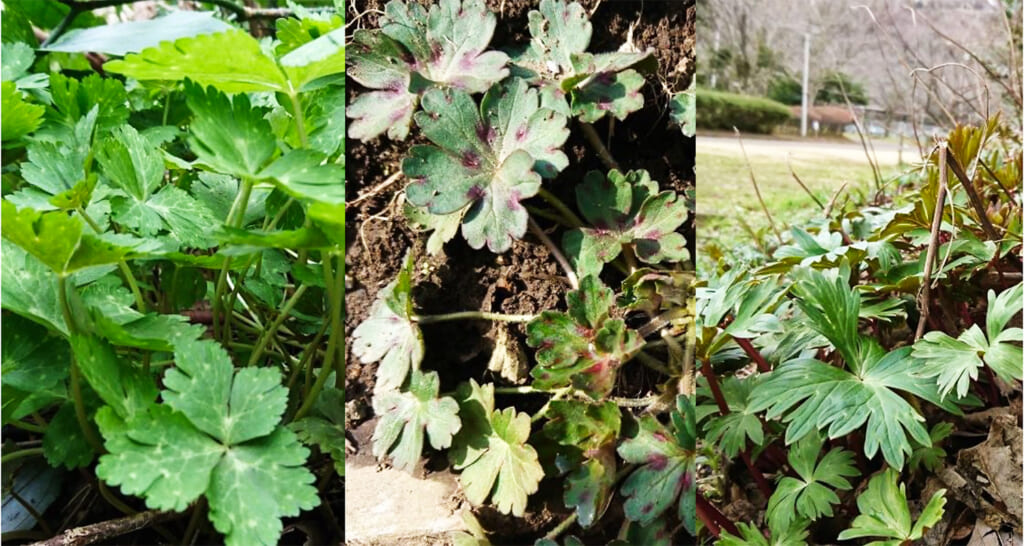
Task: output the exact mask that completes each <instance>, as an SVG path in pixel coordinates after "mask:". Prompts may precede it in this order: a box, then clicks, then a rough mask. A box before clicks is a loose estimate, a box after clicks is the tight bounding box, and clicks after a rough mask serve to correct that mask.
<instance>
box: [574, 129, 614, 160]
mask: <svg viewBox="0 0 1024 546" xmlns="http://www.w3.org/2000/svg"><path fill="white" fill-rule="evenodd" d="M580 127H582V128H583V136H584V137H585V138H586V139H587V142H588V143H590V145H591V146H593V147H594V151H596V152H597V157H599V158H601V162H602V163H604V166H605V167H608V169H609V170H611V169H615V170H619V162H618V161H615V158H614V157H612V153H611V152H609V151H608V148H606V147H605V145H604V143H603V142H601V137H600V136H599V135H598V134H597V130H596V129H594V126H593V125H591V124H589V123H587V122H585V121H581V122H580Z"/></svg>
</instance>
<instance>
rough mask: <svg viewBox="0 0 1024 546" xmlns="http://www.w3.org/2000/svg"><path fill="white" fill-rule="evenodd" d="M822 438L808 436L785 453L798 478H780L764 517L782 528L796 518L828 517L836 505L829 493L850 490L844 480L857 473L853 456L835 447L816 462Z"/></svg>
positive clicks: (850, 486) (834, 495) (837, 499)
mask: <svg viewBox="0 0 1024 546" xmlns="http://www.w3.org/2000/svg"><path fill="white" fill-rule="evenodd" d="M823 443H824V439H823V438H822V437H821V436H819V435H818V434H816V433H814V434H808V435H807V436H804V437H803V439H802V440H800V441H799V442H797V443H795V444H793V446H792V447H791V448H790V450H789V455H788V457H789V466H790V468H792V469H793V471H794V472H796V474H797V476H798V477H793V476H782V477H781V478H780V479H779V484H778V486H777V487H776V488H775V492H774V493H772V496H771V498H770V499H768V511H767V514H766V517H767V518H769V519H771V520H773V521H778V523H779V524H780V525H782V526H784V527H788V526H789V525H790V524H791V523H793V522H794V521H796V520H797V519H799V518H807V519H810V520H812V521H813V520H816V519H818V518H820V517H821V516H832V506H833V505H835V504H839V497H838V496H837V495H836V494H835V491H833V490H845V489H850V488H852V487H853V486H852V485H851V484H850V482H849V481H848V480H847V479H846V478H848V477H851V476H857V475H859V474H860V472H859V471H858V470H857V468H856V466H854V463H853V453H852V452H850V451H847V450H845V449H840V448H835V449H832V450H831V451H829V452H828V453H826V454H825V456H824V457H822V458H821V460H820V461H818V454H819V453H820V452H821V446H822V444H823Z"/></svg>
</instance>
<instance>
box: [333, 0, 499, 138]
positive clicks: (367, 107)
mask: <svg viewBox="0 0 1024 546" xmlns="http://www.w3.org/2000/svg"><path fill="white" fill-rule="evenodd" d="M384 11H385V14H384V16H383V17H382V18H381V21H380V25H381V28H380V30H360V31H356V33H355V35H354V37H353V44H352V45H351V46H350V52H349V64H350V66H349V68H348V75H349V76H351V77H352V79H354V80H355V81H357V82H359V84H360V85H362V86H364V87H367V88H369V89H371V90H373V91H371V92H370V93H364V94H362V95H359V96H358V97H356V99H355V100H354V101H353V102H352V104H351V105H350V107H349V109H348V110H347V112H346V115H347V116H348V117H350V118H353V119H354V121H353V123H352V125H351V127H350V128H349V136H350V137H352V138H356V139H359V140H364V141H365V140H369V139H371V138H375V137H376V136H378V135H380V134H382V133H384V132H387V134H388V137H390V138H393V139H396V140H404V139H405V137H406V136H408V134H409V125H410V124H411V122H412V114H413V112H414V111H415V110H416V107H417V103H418V102H419V99H420V97H421V96H422V94H423V93H424V92H425V91H426V90H427V89H429V88H430V87H434V86H437V87H441V88H452V89H461V90H463V91H466V92H468V93H482V92H484V91H486V90H487V88H488V87H490V85H491V84H492V83H495V82H497V81H499V80H501V79H503V78H504V77H505V76H507V75H508V70H507V69H506V68H505V64H506V63H507V62H508V56H507V55H505V54H504V53H501V52H498V51H485V50H486V49H487V44H488V43H489V42H490V41H491V36H492V35H493V34H494V28H495V25H496V24H497V18H496V17H495V16H494V14H493V13H491V12H490V11H488V9H487V7H486V6H485V4H484V2H483V1H482V0H441V2H440V3H439V4H435V5H433V6H431V7H430V10H429V12H428V11H427V10H426V9H425V8H424V7H422V6H421V5H419V4H417V3H415V2H409V3H408V4H406V3H405V2H403V1H401V0H392V1H391V2H388V4H387V5H386V6H385V7H384Z"/></svg>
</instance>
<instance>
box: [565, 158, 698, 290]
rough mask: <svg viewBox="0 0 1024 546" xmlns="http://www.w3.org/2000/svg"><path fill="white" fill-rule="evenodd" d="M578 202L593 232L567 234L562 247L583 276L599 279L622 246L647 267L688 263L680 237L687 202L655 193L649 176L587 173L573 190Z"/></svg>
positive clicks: (670, 194) (674, 195) (668, 193)
mask: <svg viewBox="0 0 1024 546" xmlns="http://www.w3.org/2000/svg"><path fill="white" fill-rule="evenodd" d="M576 202H577V204H578V205H579V207H580V212H581V213H583V217H584V218H585V219H586V220H587V222H589V223H590V226H591V227H583V228H578V229H574V230H572V231H568V232H566V234H565V236H564V237H563V239H562V246H563V247H564V248H565V251H566V254H567V255H568V257H569V260H570V261H571V262H573V265H574V266H575V268H576V270H577V271H578V272H579V274H580V275H581V276H583V275H596V274H598V273H600V272H601V268H602V267H603V266H604V264H606V263H608V262H611V261H612V260H614V259H615V258H616V257H617V256H618V255H619V253H620V252H621V251H622V246H623V245H633V250H634V251H635V253H636V256H637V258H639V259H640V260H641V261H643V262H646V263H650V264H657V263H660V262H665V261H671V262H681V261H683V260H686V259H687V258H689V255H690V254H689V251H688V250H687V249H686V239H685V238H684V237H683V234H682V233H681V232H680V231H679V228H680V226H682V224H683V222H685V221H686V218H687V217H688V216H689V209H688V208H687V206H686V201H684V200H683V199H681V198H680V196H679V195H678V194H677V193H675V192H672V191H663V192H661V193H658V184H657V182H654V181H652V180H651V177H650V175H649V174H647V171H643V170H640V171H629V172H627V173H625V174H622V173H620V172H619V171H617V170H614V169H613V170H611V171H609V173H608V176H607V177H605V176H604V175H603V174H601V173H600V172H599V171H590V172H589V173H587V175H586V177H585V178H584V180H583V183H582V184H580V185H579V186H577V187H576Z"/></svg>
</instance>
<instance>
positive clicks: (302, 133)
mask: <svg viewBox="0 0 1024 546" xmlns="http://www.w3.org/2000/svg"><path fill="white" fill-rule="evenodd" d="M288 98H289V99H291V101H292V111H293V116H294V117H295V130H296V131H298V133H299V142H301V143H302V147H303V148H308V147H309V138H308V137H307V136H306V117H305V114H303V113H302V103H300V102H299V94H298V93H297V92H292V93H288Z"/></svg>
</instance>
